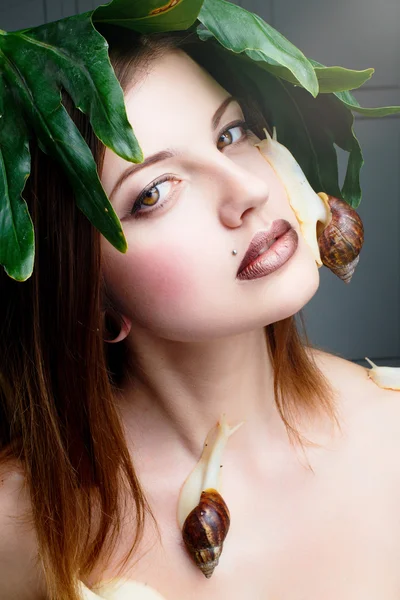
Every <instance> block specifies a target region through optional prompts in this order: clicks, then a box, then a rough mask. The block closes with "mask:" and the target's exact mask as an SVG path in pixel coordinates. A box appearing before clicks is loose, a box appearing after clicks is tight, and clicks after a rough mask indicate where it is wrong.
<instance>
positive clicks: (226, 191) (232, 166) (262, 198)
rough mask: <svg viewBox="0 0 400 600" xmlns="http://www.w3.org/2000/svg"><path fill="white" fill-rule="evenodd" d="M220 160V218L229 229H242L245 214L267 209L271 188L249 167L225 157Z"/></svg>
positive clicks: (218, 179) (221, 156)
mask: <svg viewBox="0 0 400 600" xmlns="http://www.w3.org/2000/svg"><path fill="white" fill-rule="evenodd" d="M219 156H220V163H219V165H218V166H219V169H218V176H217V177H218V178H217V181H218V189H217V194H219V200H220V201H219V205H218V210H219V216H220V219H221V222H222V223H223V224H224V225H226V226H227V227H231V228H235V227H239V226H240V225H242V223H243V218H244V217H245V215H246V214H247V215H250V214H252V213H256V212H259V211H260V210H261V209H262V208H263V207H264V205H265V204H266V202H267V201H268V197H269V185H268V183H267V181H266V180H265V179H263V178H261V177H258V176H257V175H255V174H254V173H252V172H251V170H250V169H249V168H248V167H245V166H242V165H239V164H238V163H237V162H235V161H233V160H232V159H230V158H229V157H226V156H224V155H221V154H220V155H219Z"/></svg>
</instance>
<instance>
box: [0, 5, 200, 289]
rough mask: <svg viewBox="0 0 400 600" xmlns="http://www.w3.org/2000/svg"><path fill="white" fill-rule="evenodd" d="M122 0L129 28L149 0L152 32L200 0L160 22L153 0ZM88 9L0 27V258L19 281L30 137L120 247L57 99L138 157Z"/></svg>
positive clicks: (83, 149)
mask: <svg viewBox="0 0 400 600" xmlns="http://www.w3.org/2000/svg"><path fill="white" fill-rule="evenodd" d="M123 4H124V2H121V1H119V2H116V10H118V11H119V10H120V7H121V6H122V5H123ZM125 4H126V5H130V8H131V17H130V25H131V27H132V28H134V27H133V26H134V24H135V23H136V22H138V23H139V25H138V30H140V28H141V25H140V24H143V18H142V17H143V14H142V12H141V10H139V9H141V7H142V6H143V5H146V7H147V8H146V10H147V9H148V7H149V5H150V4H151V8H152V10H153V11H155V12H154V15H153V16H152V17H151V19H152V23H153V28H154V30H160V29H161V28H162V26H163V24H164V23H166V25H165V26H166V27H167V29H168V30H172V29H177V28H181V27H182V28H186V27H189V26H191V25H192V24H193V22H194V21H195V19H196V16H197V13H198V11H199V9H200V6H201V1H200V0H198V1H197V3H196V2H194V3H193V2H190V0H189V1H188V0H186V2H185V3H183V2H182V4H184V7H186V9H185V10H184V11H182V7H181V6H177V8H176V9H175V10H176V11H177V15H178V17H177V18H175V20H174V17H173V16H172V17H171V14H170V15H169V18H168V19H167V21H165V16H164V13H163V11H161V12H157V11H156V9H157V7H160V5H161V4H162V3H161V2H160V1H158V2H157V1H155V0H152V2H150V3H149V2H147V3H144V2H136V1H135V2H134V3H133V2H129V3H128V2H125ZM101 8H103V7H101ZM109 8H110V7H104V10H105V11H106V12H107V10H109ZM175 10H174V11H172V10H171V11H170V13H174V12H175ZM92 14H93V11H92V12H87V13H84V14H81V15H77V16H74V17H70V18H67V19H62V20H60V21H56V22H54V23H49V24H46V25H42V26H41V27H36V28H33V29H26V30H22V31H17V32H13V33H7V32H5V31H0V86H1V87H0V119H1V120H0V264H2V265H4V267H5V270H6V272H7V273H8V275H9V276H10V277H12V278H13V279H16V280H18V281H25V280H26V279H27V278H28V277H30V275H31V274H32V270H33V264H34V255H35V246H34V231H33V226H32V221H31V218H30V216H29V212H28V209H27V205H26V203H25V201H24V200H23V198H22V192H23V190H24V187H25V183H26V180H27V178H28V176H29V174H30V153H29V139H30V137H31V136H32V135H35V136H36V137H37V139H38V143H39V145H40V148H41V150H43V152H45V153H47V154H49V155H51V156H52V157H54V158H55V159H56V160H58V161H59V162H60V163H61V164H62V165H63V167H64V170H65V172H66V174H67V176H68V178H69V181H70V183H71V185H72V187H73V189H74V193H75V197H76V202H77V205H78V206H79V208H80V209H81V210H82V212H83V213H84V214H85V215H86V216H87V217H88V219H89V220H90V221H91V222H92V223H93V225H94V226H95V227H97V228H98V229H99V230H100V231H101V233H102V234H103V235H104V236H105V237H106V238H107V239H108V240H109V241H110V243H111V244H113V245H114V246H115V247H116V248H117V249H118V250H120V251H121V252H124V251H126V247H127V246H126V240H125V237H124V234H123V231H122V227H121V224H120V221H119V219H118V217H117V215H116V214H115V212H114V210H113V207H112V205H111V204H110V202H109V200H108V198H107V196H106V194H105V192H104V189H103V187H102V185H101V183H100V180H99V177H98V174H97V170H96V164H95V162H94V158H93V156H92V153H91V152H90V150H89V148H88V146H87V144H86V142H85V141H84V139H83V137H82V136H81V134H80V133H79V131H78V129H77V127H76V126H75V125H74V123H73V121H72V120H71V118H70V117H69V115H68V113H67V111H66V109H65V108H64V106H63V104H62V102H61V89H64V90H66V92H67V93H68V95H69V96H70V97H71V99H72V101H73V102H74V104H75V106H76V107H77V108H79V109H80V110H81V111H82V112H84V113H85V114H86V115H88V117H89V118H90V122H91V125H92V127H93V130H94V132H95V134H96V135H97V137H98V138H99V139H100V140H101V141H102V142H103V143H104V144H105V145H106V146H107V147H109V148H111V149H112V150H113V151H114V152H116V153H117V154H118V155H119V156H121V157H122V158H124V159H125V160H128V161H131V162H136V163H137V162H142V161H143V158H144V157H143V154H142V151H141V148H140V146H139V143H138V141H137V139H136V137H135V135H134V132H133V130H132V128H131V125H130V124H129V122H128V119H127V115H126V111H125V105H124V97H123V93H122V90H121V87H120V85H119V83H118V81H117V79H116V77H115V74H114V71H113V69H112V67H111V64H110V61H109V57H108V44H107V42H106V40H105V38H104V37H103V36H102V35H100V33H99V32H98V31H97V30H96V29H95V27H94V25H93V22H92ZM107 14H110V13H107ZM100 15H101V11H100ZM112 20H113V19H111V21H112ZM147 29H149V27H148V28H147Z"/></svg>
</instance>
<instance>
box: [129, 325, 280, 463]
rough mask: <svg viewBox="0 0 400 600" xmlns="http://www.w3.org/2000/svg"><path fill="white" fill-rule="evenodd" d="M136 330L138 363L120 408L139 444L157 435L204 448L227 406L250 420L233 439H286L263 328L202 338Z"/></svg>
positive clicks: (231, 418) (192, 449) (234, 419)
mask: <svg viewBox="0 0 400 600" xmlns="http://www.w3.org/2000/svg"><path fill="white" fill-rule="evenodd" d="M132 333H133V334H132V335H131V336H130V337H129V340H128V341H129V351H130V355H131V356H132V357H133V358H132V361H131V364H132V367H131V368H130V369H129V372H128V374H127V377H126V378H125V382H124V384H123V386H122V394H121V411H122V416H123V420H124V423H125V425H126V427H127V429H128V431H129V432H130V433H131V434H132V436H133V439H135V440H142V442H140V441H139V444H140V445H141V443H144V440H145V439H146V440H147V441H148V443H151V440H153V441H154V440H155V439H157V447H158V448H159V449H160V448H162V447H163V445H164V443H165V444H166V446H165V448H167V447H168V448H170V447H171V442H172V441H174V443H175V444H177V445H179V446H180V447H181V448H182V446H183V447H185V449H186V450H187V451H188V452H189V453H191V454H193V455H194V456H197V455H198V452H199V447H200V448H201V446H202V444H203V442H204V439H205V437H206V435H207V433H208V431H209V430H210V429H211V428H212V427H213V426H214V425H215V424H216V422H217V421H218V419H219V418H220V416H221V414H223V413H225V415H226V420H227V422H228V423H229V424H230V425H232V426H234V425H236V424H237V423H239V422H240V421H244V425H243V426H242V427H241V428H240V430H239V431H238V432H237V434H235V435H234V436H233V437H232V442H230V444H233V445H234V444H235V443H238V444H240V446H241V447H243V446H246V445H247V446H249V449H251V446H253V445H254V446H255V445H259V443H260V440H261V439H264V440H269V441H273V440H274V441H278V442H279V443H281V442H282V441H283V440H285V443H286V442H287V440H288V437H287V433H286V429H285V426H284V424H283V422H282V419H281V417H280V415H279V413H278V410H277V408H276V405H275V399H274V389H273V385H274V372H273V367H272V364H271V360H270V357H269V354H268V348H267V341H266V337H265V331H264V329H258V330H254V331H250V332H245V333H243V334H240V335H238V336H235V337H234V338H233V337H229V338H223V339H219V340H213V341H212V342H201V343H180V342H175V341H170V340H162V339H160V338H157V339H154V338H151V337H149V336H148V335H146V334H145V333H143V332H141V331H137V330H135V331H133V332H132ZM132 340H134V342H133V341H132ZM137 348H140V352H139V351H138V350H137ZM143 432H146V434H144V433H143ZM144 436H145V438H144ZM235 437H236V440H234V438H235ZM287 443H288V442H287ZM167 444H168V445H167Z"/></svg>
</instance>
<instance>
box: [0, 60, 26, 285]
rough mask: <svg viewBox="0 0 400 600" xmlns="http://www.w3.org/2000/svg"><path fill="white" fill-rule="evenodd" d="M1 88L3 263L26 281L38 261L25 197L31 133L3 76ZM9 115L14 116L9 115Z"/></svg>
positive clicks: (0, 251)
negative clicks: (36, 260)
mask: <svg viewBox="0 0 400 600" xmlns="http://www.w3.org/2000/svg"><path fill="white" fill-rule="evenodd" d="M1 64H2V56H1V53H0V65H1ZM0 90H1V93H0V239H1V244H0V264H2V265H5V267H6V273H7V274H8V275H9V276H10V277H12V278H13V279H16V280H17V281H25V280H26V279H28V277H29V276H30V275H31V273H32V269H33V262H34V231H33V224H32V220H31V218H30V216H29V212H28V207H27V205H26V202H25V201H24V200H23V198H22V197H21V194H22V191H23V188H24V187H25V182H26V179H27V177H28V176H29V172H30V154H29V135H28V131H27V129H26V127H25V123H24V119H23V117H22V115H21V113H20V112H19V107H18V106H17V105H16V103H15V99H14V98H13V96H12V93H11V90H10V88H9V85H8V84H7V82H6V81H5V79H4V76H3V75H0ZM9 114H13V115H14V118H13V119H10V118H6V116H7V115H9Z"/></svg>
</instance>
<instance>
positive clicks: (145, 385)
mask: <svg viewBox="0 0 400 600" xmlns="http://www.w3.org/2000/svg"><path fill="white" fill-rule="evenodd" d="M119 35H120V34H118V36H119ZM175 40H176V41H175ZM111 47H112V48H114V50H113V51H112V52H111V60H112V64H113V66H114V69H115V71H116V74H117V76H118V78H119V80H120V82H121V85H122V88H123V89H124V94H125V103H126V107H127V112H128V116H129V120H130V122H131V124H132V126H133V128H134V131H135V133H136V135H137V137H138V139H139V140H140V145H141V147H142V149H143V153H144V156H145V158H149V157H150V156H151V155H153V154H155V153H159V152H162V151H163V152H165V151H167V150H168V152H171V155H169V156H168V157H167V156H166V155H164V156H163V157H161V158H162V161H158V162H155V161H152V162H151V164H149V165H148V166H146V167H145V168H143V165H132V164H131V163H128V162H126V161H124V160H123V159H122V158H120V157H118V156H116V155H115V154H113V153H112V152H111V151H110V150H108V149H107V150H105V149H104V147H101V145H100V144H99V142H98V141H97V139H96V138H95V137H94V136H93V134H92V132H91V130H90V128H89V127H88V126H87V122H86V120H85V118H84V117H83V116H82V115H81V114H80V113H79V111H76V110H74V109H73V108H72V105H70V106H69V110H70V112H71V114H72V115H73V116H74V119H75V121H76V123H77V124H78V125H79V127H80V129H81V131H82V133H83V135H84V136H85V138H86V139H87V141H88V142H89V143H90V144H91V147H92V149H93V152H94V154H95V156H96V158H97V163H98V168H99V173H100V177H101V181H102V183H103V186H104V188H105V190H106V192H107V194H108V195H109V197H110V199H111V201H112V204H113V207H114V209H115V211H116V212H117V214H118V216H119V217H120V219H121V223H122V225H123V228H124V233H125V236H126V238H127V241H128V246H129V250H128V252H127V253H126V254H124V255H122V254H119V253H118V252H117V251H116V250H115V249H114V248H113V247H112V246H111V245H110V244H109V243H108V242H107V241H106V240H105V239H104V238H101V236H100V235H99V233H98V232H97V231H96V230H94V229H93V228H92V227H91V225H90V224H89V223H88V222H87V220H86V219H85V218H84V217H83V215H82V214H81V213H80V212H79V211H78V210H77V209H76V206H75V204H74V202H73V201H72V199H71V191H70V189H69V188H68V186H67V185H66V182H65V179H64V176H63V174H62V172H61V170H60V169H59V168H58V166H57V165H56V164H55V163H53V162H52V161H50V159H48V158H46V157H44V156H43V155H41V154H40V153H39V152H38V151H37V149H34V152H33V155H34V163H33V164H34V166H35V171H34V173H33V175H32V177H31V178H30V180H29V181H28V190H27V192H26V193H25V197H26V198H27V199H28V202H29V203H30V210H31V214H32V216H33V220H34V223H35V231H37V232H38V235H37V239H38V240H40V242H39V244H38V250H37V257H36V265H35V271H34V274H33V276H32V278H31V280H29V281H28V282H26V283H25V284H24V287H23V289H22V288H21V286H20V285H19V284H16V282H12V281H10V280H7V279H6V277H3V274H2V283H1V285H2V289H3V290H4V294H3V293H2V297H1V300H0V303H1V313H0V314H2V315H3V323H2V338H1V342H0V343H1V351H0V356H1V365H2V388H1V394H2V395H1V400H2V404H0V407H1V411H2V414H1V417H2V418H1V421H0V422H1V430H0V439H1V441H2V448H3V454H4V456H3V461H2V467H1V468H2V471H1V472H2V487H1V488H0V507H1V510H0V514H1V517H0V518H1V523H0V525H1V527H0V530H1V531H2V537H1V539H0V597H1V598H4V600H8V599H11V598H18V599H20V600H25V599H32V600H39V599H41V598H45V597H50V598H68V600H76V598H78V597H79V596H78V591H77V589H76V588H75V587H74V586H76V584H77V582H78V580H80V581H81V582H83V583H84V584H85V586H86V587H87V588H92V589H93V590H95V591H97V592H98V594H99V595H102V596H103V597H107V596H106V595H105V592H104V590H103V592H102V591H101V588H100V589H98V588H96V585H97V584H101V582H104V581H107V580H110V579H112V578H114V577H118V576H120V574H121V573H122V574H123V576H124V577H125V578H127V579H129V580H134V581H137V582H141V583H143V584H146V585H147V586H148V587H149V588H150V590H151V589H154V590H156V591H158V592H159V594H161V595H162V597H164V598H167V599H168V598H171V599H172V598H174V600H179V599H187V598H190V599H193V600H203V599H204V598H210V597H211V598H217V597H220V596H223V597H228V598H230V600H236V599H239V598H254V599H257V600H258V599H259V600H266V599H267V598H279V599H281V600H283V599H284V598H296V599H297V598H308V599H309V600H314V599H315V600H317V599H318V600H319V599H320V598H324V600H331V599H332V600H337V599H338V598H340V599H341V600H347V599H349V600H350V599H351V600H354V598H363V600H369V599H371V600H372V599H375V598H378V597H379V598H385V600H392V599H393V600H395V599H396V598H398V596H399V589H400V579H399V575H398V562H399V559H400V542H399V539H400V535H399V533H400V531H399V529H400V527H399V525H400V523H399V518H398V499H399V496H400V478H399V466H398V458H397V456H398V450H399V441H398V440H399V439H400V436H399V433H400V408H399V396H398V394H396V392H394V391H388V390H383V389H380V388H379V387H377V386H376V385H375V383H373V382H372V381H371V380H369V379H368V377H367V371H366V370H365V369H364V368H362V367H360V366H357V365H355V364H353V363H351V362H349V361H346V360H343V359H341V358H338V357H335V356H333V355H330V354H328V353H325V352H322V351H319V350H317V349H315V348H312V347H311V346H310V345H309V343H308V342H307V340H305V341H304V340H302V339H301V338H300V336H299V335H298V333H297V331H296V329H295V324H294V319H293V315H295V314H296V313H298V312H299V311H301V309H302V307H303V306H304V305H305V304H306V303H307V302H308V301H309V300H310V298H311V297H312V296H313V295H314V294H315V293H316V292H317V289H318V284H319V276H318V275H319V274H318V268H317V266H316V264H315V260H314V257H313V255H312V253H311V250H310V248H309V246H308V245H307V243H306V241H305V240H304V238H303V236H302V235H301V231H300V227H299V223H298V221H297V219H296V216H295V214H294V212H293V210H292V208H291V206H290V204H289V201H288V197H287V195H286V193H285V189H284V187H283V183H282V181H281V180H280V179H279V178H278V176H277V175H276V173H275V172H274V171H273V169H272V168H271V167H270V166H269V164H268V163H267V162H266V161H265V160H264V158H263V156H262V155H261V153H260V152H259V150H258V148H257V147H255V144H256V143H258V142H260V140H261V139H262V136H263V132H262V128H263V126H266V123H265V122H263V120H262V117H261V115H259V114H258V113H257V111H256V110H255V107H254V106H253V105H252V103H251V98H250V97H249V96H250V94H249V93H247V97H246V93H245V90H243V89H242V90H240V88H239V84H234V83H232V87H231V89H228V86H227V85H226V84H225V85H224V86H223V85H222V84H221V82H218V81H216V80H215V79H214V78H213V77H212V76H211V75H210V73H209V72H208V71H207V70H206V69H205V68H204V67H203V66H201V64H199V62H197V61H196V60H195V58H194V57H196V54H195V49H194V48H192V47H191V45H190V43H187V40H186V36H179V35H177V36H173V35H161V36H159V37H158V38H157V36H155V37H153V38H152V39H149V38H148V37H146V36H143V37H138V38H137V40H136V43H135V44H134V43H133V41H132V36H130V39H129V45H128V47H127V46H126V45H125V43H124V41H123V40H122V39H119V40H118V44H117V41H115V43H114V44H111ZM197 58H198V57H197ZM209 70H211V66H210V69H209ZM236 85H237V87H236ZM234 88H235V89H234ZM238 90H239V93H238ZM231 94H234V95H235V96H236V97H240V98H241V102H240V103H238V102H236V101H234V100H231V98H230V96H231ZM228 100H229V102H228ZM65 101H66V102H68V98H65ZM160 103H162V110H160ZM249 107H250V108H249ZM246 118H247V119H249V120H250V121H251V122H249V129H247V125H246V124H245V123H243V121H244V120H245V119H246ZM253 120H254V122H253ZM171 149H172V150H171ZM173 152H176V154H175V155H173ZM34 198H38V199H40V201H37V202H33V199H34ZM54 198H57V202H54ZM274 226H277V227H279V228H280V229H277V230H276V232H278V233H277V234H276V235H275V234H274V237H277V236H278V235H283V234H284V232H287V231H290V236H289V238H290V239H289V241H288V242H287V243H286V244H285V245H284V248H282V247H281V246H279V247H278V245H277V246H276V247H275V248H276V250H273V252H272V254H270V256H272V259H273V260H275V259H274V257H275V256H276V252H277V251H278V250H277V249H278V248H280V252H284V253H285V254H284V260H283V261H282V260H281V261H280V262H276V261H275V262H274V263H273V264H274V266H275V269H274V270H271V271H270V272H268V273H267V272H263V273H260V272H258V275H261V276H258V275H257V276H254V272H253V271H251V269H250V271H249V269H247V271H246V269H243V268H242V267H243V266H244V263H243V260H244V258H245V256H246V253H247V251H248V248H249V246H250V244H251V242H252V240H254V236H255V235H257V234H258V233H259V232H269V231H270V229H271V227H274ZM278 241H279V240H278ZM243 273H244V274H245V276H243ZM241 274H242V276H241ZM103 340H105V342H104V343H103ZM107 342H108V343H107ZM110 342H111V343H110ZM112 342H114V343H112ZM11 402H12V405H11ZM221 414H225V415H226V419H227V420H228V422H229V424H230V425H232V426H234V425H236V424H239V423H240V422H242V421H244V424H243V425H242V426H241V427H240V429H239V430H238V431H237V432H235V434H234V435H233V436H232V437H231V439H230V440H229V443H228V444H227V446H226V448H225V451H224V462H223V498H224V500H225V501H226V503H227V505H228V507H229V511H230V517H231V522H230V530H229V534H228V536H227V538H226V541H225V544H224V550H223V553H222V556H221V559H220V562H219V565H218V567H217V569H216V570H215V573H214V574H213V576H212V578H210V579H206V578H205V577H204V576H203V574H202V573H201V572H200V571H199V569H198V568H197V567H196V566H195V564H194V563H193V562H192V561H191V559H190V558H189V556H188V553H187V551H186V549H185V546H184V544H183V542H182V532H181V531H180V528H179V526H178V523H177V516H176V514H177V506H178V503H179V495H180V490H181V488H182V484H183V483H184V481H185V479H186V477H187V476H188V474H189V473H190V471H191V470H192V469H193V467H194V466H195V465H196V463H197V461H198V460H199V457H200V454H201V451H202V448H203V442H204V440H205V438H206V436H207V434H208V432H209V430H210V429H212V428H213V426H214V425H215V423H216V422H217V421H218V420H219V419H220V417H221ZM132 465H133V466H132ZM38 556H40V559H38ZM124 559H126V560H125V561H124ZM126 589H128V588H126ZM138 589H139V588H137V590H138ZM89 593H90V592H89ZM143 593H146V592H143ZM150 593H152V592H151V591H150ZM155 593H156V592H154V594H155ZM88 597H89V596H88ZM110 597H112V596H110ZM129 597H132V598H135V597H138V598H141V596H139V593H138V595H137V596H135V595H133V594H132V596H129ZM144 597H145V596H143V598H144ZM146 597H147V596H146ZM149 597H150V596H149ZM151 597H156V596H155V595H154V596H151ZM157 597H158V596H157ZM115 598H119V596H117V595H115ZM121 598H122V596H121Z"/></svg>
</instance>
